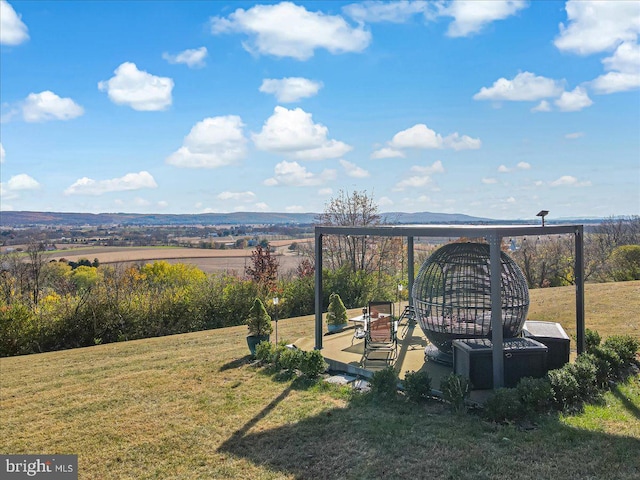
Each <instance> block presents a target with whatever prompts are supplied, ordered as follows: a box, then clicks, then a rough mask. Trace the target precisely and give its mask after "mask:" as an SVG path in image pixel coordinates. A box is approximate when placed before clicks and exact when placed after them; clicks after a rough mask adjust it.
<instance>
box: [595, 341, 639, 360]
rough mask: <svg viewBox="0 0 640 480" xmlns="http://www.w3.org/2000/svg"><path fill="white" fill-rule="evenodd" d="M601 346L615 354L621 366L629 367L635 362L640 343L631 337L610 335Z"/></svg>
mask: <svg viewBox="0 0 640 480" xmlns="http://www.w3.org/2000/svg"><path fill="white" fill-rule="evenodd" d="M603 346H604V347H605V348H610V349H611V350H613V351H614V352H616V353H617V354H618V356H619V357H620V360H621V361H622V363H623V366H629V365H631V364H632V363H634V362H635V361H636V354H637V353H638V349H639V348H640V341H638V340H637V339H635V338H633V337H632V336H631V335H611V336H610V337H609V338H607V339H606V340H605V341H604V344H603Z"/></svg>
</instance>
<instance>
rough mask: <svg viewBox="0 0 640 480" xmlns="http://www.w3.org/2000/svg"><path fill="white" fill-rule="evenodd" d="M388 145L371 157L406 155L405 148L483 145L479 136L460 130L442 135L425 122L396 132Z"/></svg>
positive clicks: (459, 147) (460, 148) (474, 147)
mask: <svg viewBox="0 0 640 480" xmlns="http://www.w3.org/2000/svg"><path fill="white" fill-rule="evenodd" d="M387 145H388V146H387V147H384V148H380V149H378V150H376V151H374V152H373V153H372V154H371V158H373V159H379V158H393V157H404V156H405V154H404V152H403V151H402V150H403V149H409V148H419V149H443V148H450V149H453V150H456V151H459V150H469V149H478V148H480V146H481V145H482V142H481V141H480V139H479V138H471V137H469V136H467V135H462V136H460V134H459V133H458V132H455V133H452V134H450V135H447V136H446V137H442V135H440V134H439V133H436V132H435V131H434V130H432V129H430V128H429V127H427V126H426V125H425V124H424V123H418V124H416V125H414V126H413V127H410V128H407V129H406V130H402V131H400V132H398V133H396V134H395V135H394V136H393V138H392V139H391V140H390V141H388V142H387Z"/></svg>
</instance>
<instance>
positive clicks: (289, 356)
mask: <svg viewBox="0 0 640 480" xmlns="http://www.w3.org/2000/svg"><path fill="white" fill-rule="evenodd" d="M303 356H304V352H303V351H302V350H300V349H298V348H290V347H284V350H283V351H282V353H281V354H280V362H279V364H280V367H281V368H283V369H285V370H286V371H287V372H289V373H293V372H294V371H295V370H296V369H297V368H298V367H299V366H300V363H301V361H302V357H303Z"/></svg>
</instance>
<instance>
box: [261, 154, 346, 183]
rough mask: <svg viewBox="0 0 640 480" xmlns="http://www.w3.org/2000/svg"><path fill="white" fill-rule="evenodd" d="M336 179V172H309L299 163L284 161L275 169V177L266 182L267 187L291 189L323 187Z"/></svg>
mask: <svg viewBox="0 0 640 480" xmlns="http://www.w3.org/2000/svg"><path fill="white" fill-rule="evenodd" d="M335 178H336V171H335V170H324V171H323V172H322V173H319V174H314V173H311V172H309V171H308V170H307V169H306V168H305V167H303V166H302V165H300V164H299V163H298V162H288V161H286V160H285V161H283V162H280V163H278V164H277V165H276V166H275V169H274V176H273V177H272V178H268V179H267V180H265V181H264V184H265V185H267V186H275V185H286V186H290V187H312V186H317V185H322V184H324V183H326V182H327V181H330V180H334V179H335Z"/></svg>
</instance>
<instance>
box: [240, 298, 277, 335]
mask: <svg viewBox="0 0 640 480" xmlns="http://www.w3.org/2000/svg"><path fill="white" fill-rule="evenodd" d="M246 322H247V327H249V335H253V336H264V335H270V334H271V332H272V331H273V327H272V326H271V317H270V316H269V314H268V313H267V310H266V308H264V304H263V303H262V300H260V299H259V298H256V299H255V300H254V301H253V306H252V307H251V310H249V316H248V317H247V320H246Z"/></svg>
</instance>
